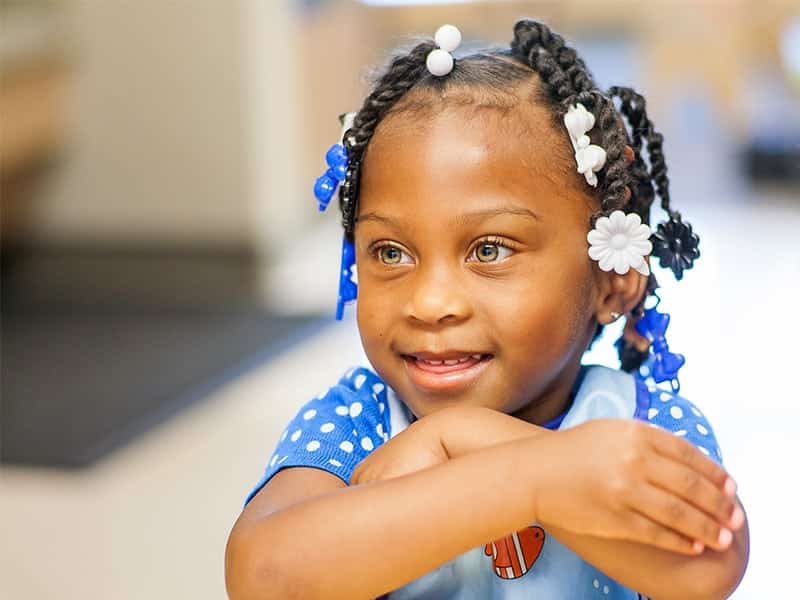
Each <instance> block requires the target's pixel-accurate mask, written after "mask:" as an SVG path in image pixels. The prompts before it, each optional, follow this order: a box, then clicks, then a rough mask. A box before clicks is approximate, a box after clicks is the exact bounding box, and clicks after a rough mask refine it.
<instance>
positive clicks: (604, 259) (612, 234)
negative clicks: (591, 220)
mask: <svg viewBox="0 0 800 600" xmlns="http://www.w3.org/2000/svg"><path fill="white" fill-rule="evenodd" d="M650 234H651V231H650V227H648V226H647V225H646V224H645V223H642V219H641V217H639V215H637V214H636V213H627V214H626V213H624V212H622V211H621V210H615V211H614V212H612V213H611V215H609V216H608V217H600V218H599V219H597V222H596V223H595V226H594V229H592V230H591V231H590V232H589V233H588V234H587V236H586V239H587V240H589V244H590V247H589V257H590V258H591V259H592V260H596V261H598V263H599V266H600V268H601V269H602V270H603V271H610V270H611V269H614V271H616V272H617V273H618V274H620V275H624V274H625V273H627V272H628V269H630V268H631V267H633V268H634V269H636V270H637V271H638V272H639V273H641V274H642V275H650V267H649V266H648V265H647V261H646V260H645V259H644V257H645V256H649V255H650V253H651V252H652V251H653V244H652V243H651V242H650Z"/></svg>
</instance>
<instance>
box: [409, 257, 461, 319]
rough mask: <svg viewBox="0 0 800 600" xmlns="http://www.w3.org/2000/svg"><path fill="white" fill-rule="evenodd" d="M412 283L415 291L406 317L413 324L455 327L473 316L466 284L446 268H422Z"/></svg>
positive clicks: (441, 266) (439, 266) (410, 294)
mask: <svg viewBox="0 0 800 600" xmlns="http://www.w3.org/2000/svg"><path fill="white" fill-rule="evenodd" d="M409 284H410V285H411V286H412V289H411V292H410V293H409V296H408V300H407V301H406V303H405V306H404V309H403V314H404V316H405V318H407V319H409V320H411V321H415V322H417V323H424V324H426V325H442V324H455V323H459V322H461V321H464V320H465V319H467V318H469V316H470V315H471V313H472V304H471V302H470V301H469V295H468V294H467V292H466V290H465V289H464V286H463V282H462V281H461V280H460V278H459V277H458V276H457V275H456V274H454V273H452V272H451V271H450V269H448V267H447V266H446V265H441V264H440V265H429V266H428V267H427V268H419V269H418V270H417V272H416V273H415V274H414V276H413V278H412V279H411V281H410V282H409Z"/></svg>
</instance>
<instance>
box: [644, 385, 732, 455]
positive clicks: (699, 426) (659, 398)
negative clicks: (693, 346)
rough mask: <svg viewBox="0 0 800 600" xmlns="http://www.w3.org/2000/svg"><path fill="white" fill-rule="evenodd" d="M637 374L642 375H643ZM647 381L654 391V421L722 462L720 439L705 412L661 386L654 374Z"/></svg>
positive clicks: (651, 418) (651, 414)
mask: <svg viewBox="0 0 800 600" xmlns="http://www.w3.org/2000/svg"><path fill="white" fill-rule="evenodd" d="M640 373H641V369H640ZM637 377H640V378H641V375H637ZM645 384H646V386H647V389H648V391H649V393H650V408H649V409H648V410H647V420H648V421H649V422H650V424H651V425H655V426H657V427H661V428H662V429H666V430H667V431H671V432H672V433H673V434H675V435H676V436H678V437H682V438H684V439H685V440H688V441H689V442H690V443H692V444H693V445H695V446H697V448H699V449H700V451H701V452H702V453H703V454H705V455H707V456H709V457H711V458H712V459H714V460H715V461H716V462H718V463H721V462H722V454H720V451H719V447H718V446H717V440H716V439H715V438H714V433H713V432H712V430H711V425H709V424H708V421H707V420H706V418H705V417H704V416H703V413H702V412H700V410H698V408H697V407H696V406H694V405H693V404H692V403H691V402H689V401H688V400H687V399H686V398H683V397H682V396H680V395H678V394H675V393H673V392H670V391H665V390H663V389H661V388H659V387H657V386H656V384H655V382H654V381H653V379H652V377H651V378H649V379H646V380H645Z"/></svg>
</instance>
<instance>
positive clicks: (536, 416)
mask: <svg viewBox="0 0 800 600" xmlns="http://www.w3.org/2000/svg"><path fill="white" fill-rule="evenodd" d="M580 369H581V362H580V359H578V360H573V361H572V362H570V364H569V365H568V366H567V367H566V368H565V369H564V370H563V371H562V372H561V374H560V375H559V376H558V377H557V378H556V379H555V381H553V383H552V384H551V385H550V386H549V387H548V388H547V389H546V390H545V392H544V393H543V394H542V395H540V396H539V397H538V398H536V399H535V400H532V401H531V402H529V403H528V404H527V405H525V406H523V407H522V408H521V409H519V410H517V411H516V412H514V413H512V414H513V416H515V417H517V418H518V419H522V420H523V421H527V422H528V423H531V424H533V425H541V424H543V423H547V422H548V421H552V420H553V419H555V418H556V417H558V416H560V415H562V414H563V413H564V411H566V410H567V408H568V407H569V405H570V404H571V403H572V398H571V396H570V394H571V392H572V389H573V387H574V385H575V382H576V380H577V378H578V374H579V373H580Z"/></svg>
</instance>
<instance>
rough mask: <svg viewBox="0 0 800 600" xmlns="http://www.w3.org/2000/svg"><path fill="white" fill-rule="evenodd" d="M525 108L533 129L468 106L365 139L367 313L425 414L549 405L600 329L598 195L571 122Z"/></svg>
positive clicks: (362, 218)
mask: <svg viewBox="0 0 800 600" xmlns="http://www.w3.org/2000/svg"><path fill="white" fill-rule="evenodd" d="M525 110H526V112H529V113H530V114H528V115H527V118H526V119H525V121H526V123H525V126H526V127H527V131H520V127H521V126H520V119H519V118H516V117H515V118H509V117H505V119H504V118H503V117H501V116H500V115H498V114H496V113H493V112H489V111H481V112H476V111H472V110H470V109H463V108H461V109H447V110H444V111H441V112H439V113H438V114H436V115H435V116H433V117H431V118H430V119H429V120H427V121H426V122H425V124H424V125H422V126H420V125H419V124H418V123H419V121H418V120H417V119H411V120H410V123H414V125H413V126H412V125H411V124H405V123H404V122H403V117H402V116H392V117H390V118H388V119H387V120H385V121H384V123H382V124H381V126H380V127H379V128H378V131H376V133H375V135H374V136H373V138H372V141H371V142H370V147H369V151H368V153H367V157H366V162H365V165H364V170H363V174H362V178H361V190H360V200H359V202H360V205H359V213H358V221H357V226H356V231H355V242H356V256H357V265H358V279H359V281H358V303H357V307H358V308H357V310H358V327H359V330H360V334H361V339H362V342H363V344H364V349H365V351H366V353H367V356H368V357H369V359H370V361H371V363H372V365H373V366H374V367H375V369H376V370H377V372H378V374H379V375H380V376H381V377H382V378H383V379H384V381H386V382H387V384H388V385H390V386H391V387H392V388H393V389H394V390H395V391H396V392H397V393H398V395H399V396H400V398H402V400H403V401H404V402H405V403H406V404H407V405H408V406H409V407H410V408H411V410H412V411H413V412H414V413H415V414H416V415H417V416H418V417H423V416H425V415H427V414H429V413H431V412H434V411H436V410H438V409H439V408H442V407H445V406H449V405H454V404H472V405H481V406H487V407H491V408H494V409H496V410H501V411H503V412H506V413H514V414H518V416H521V417H522V418H526V419H527V420H529V421H532V422H542V421H544V420H547V419H549V418H552V417H555V416H557V415H558V414H559V412H560V411H561V410H562V409H563V405H564V403H565V402H566V400H567V397H568V394H569V390H570V387H571V386H572V383H573V381H574V378H575V376H576V374H577V371H578V368H579V365H580V359H581V355H582V354H583V352H584V350H585V349H586V346H587V344H588V343H589V341H590V339H591V337H592V335H593V334H594V331H595V328H596V324H597V322H596V317H595V312H596V309H595V304H596V296H597V279H598V273H599V271H598V270H597V268H596V266H594V264H593V262H592V261H591V259H590V258H589V256H588V254H587V248H588V244H587V241H586V233H587V231H588V224H589V217H590V215H591V214H592V212H593V211H594V210H595V209H596V207H595V206H592V204H593V202H594V201H593V200H591V199H590V198H589V196H588V195H586V194H585V193H583V192H582V191H581V190H580V188H579V187H578V186H577V185H576V184H575V183H574V182H573V179H574V178H572V179H571V177H570V176H571V175H572V174H571V173H568V168H569V162H568V161H569V160H573V162H574V159H573V157H572V153H571V148H569V142H568V141H567V140H566V139H565V138H566V136H563V137H559V136H558V135H557V133H556V132H554V130H553V126H552V125H550V124H549V120H550V119H551V117H550V116H549V114H548V113H546V112H545V110H544V109H539V108H537V107H535V106H532V107H530V108H526V109H525ZM572 168H573V169H574V166H573V167H572ZM472 355H480V357H479V358H472ZM459 358H460V359H465V358H466V360H465V361H464V362H462V363H461V364H458V365H452V366H448V365H446V364H444V363H443V364H442V365H438V366H437V365H436V364H431V363H430V362H429V361H431V360H432V361H437V360H443V359H451V360H452V359H459ZM423 359H428V362H425V360H423Z"/></svg>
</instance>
